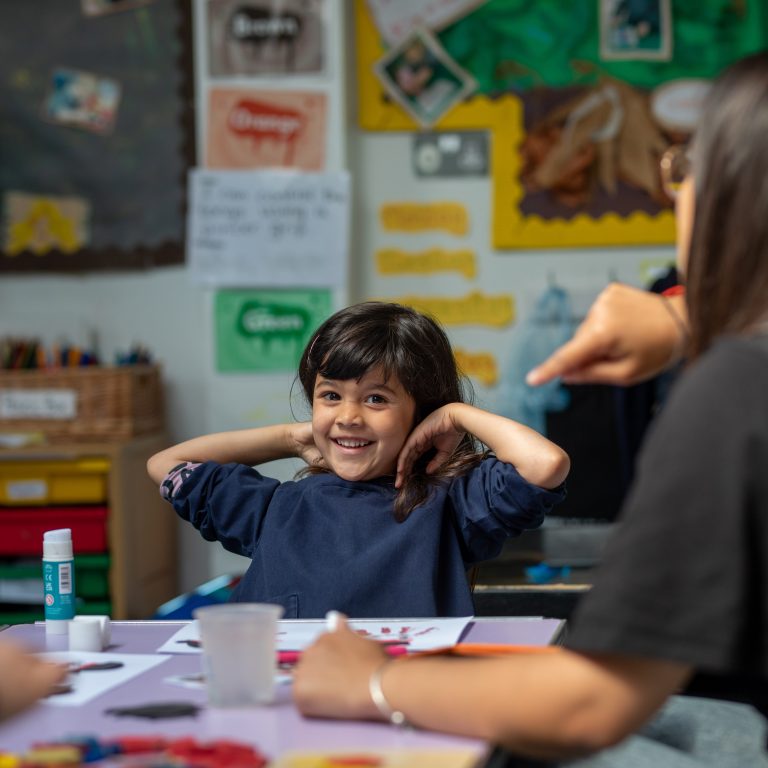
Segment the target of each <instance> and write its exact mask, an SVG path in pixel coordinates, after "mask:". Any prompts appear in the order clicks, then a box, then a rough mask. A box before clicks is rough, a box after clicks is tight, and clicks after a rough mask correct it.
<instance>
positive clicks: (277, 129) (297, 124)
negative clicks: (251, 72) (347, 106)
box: [205, 88, 327, 171]
mask: <svg viewBox="0 0 768 768" xmlns="http://www.w3.org/2000/svg"><path fill="white" fill-rule="evenodd" d="M326 123H327V119H326V96H325V94H324V93H316V92H311V91H289V92H286V91H266V90H258V91H257V90H252V89H240V88H237V89H235V88H214V89H212V90H211V92H210V96H209V109H208V126H207V140H206V158H205V164H206V166H207V167H208V168H217V169H226V168H231V169H234V168H268V167H278V168H298V169H301V170H304V171H319V170H323V169H324V167H325V133H326Z"/></svg>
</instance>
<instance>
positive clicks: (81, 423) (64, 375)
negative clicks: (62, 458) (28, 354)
mask: <svg viewBox="0 0 768 768" xmlns="http://www.w3.org/2000/svg"><path fill="white" fill-rule="evenodd" d="M162 394H163V393H162V381H161V377H160V369H159V368H158V366H156V365H126V366H116V367H103V368H102V367H96V366H92V367H91V366H89V367H84V368H61V369H57V370H19V371H6V370H2V371H0V432H4V433H38V434H40V435H41V436H42V438H43V439H44V440H45V441H46V442H51V443H56V442H70V441H76V440H100V439H101V440H125V439H129V438H132V437H135V436H137V435H142V434H149V433H153V432H160V431H162V429H163V426H164V408H163V396H162Z"/></svg>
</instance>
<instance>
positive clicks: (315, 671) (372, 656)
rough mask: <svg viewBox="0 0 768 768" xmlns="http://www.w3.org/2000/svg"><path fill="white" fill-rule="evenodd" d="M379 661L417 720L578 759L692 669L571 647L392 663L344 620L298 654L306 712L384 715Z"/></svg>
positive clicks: (645, 711)
mask: <svg viewBox="0 0 768 768" xmlns="http://www.w3.org/2000/svg"><path fill="white" fill-rule="evenodd" d="M382 664H386V666H385V667H384V668H383V674H382V675H381V678H380V680H381V690H382V692H383V694H384V697H385V699H386V701H387V703H388V705H389V706H390V708H391V709H393V710H396V711H400V712H402V713H403V714H404V715H405V717H406V719H407V720H408V721H409V722H411V723H413V724H414V725H417V726H420V727H422V728H428V729H432V730H438V731H445V732H448V733H454V734H461V735H464V736H471V737H475V738H479V739H484V740H487V741H491V742H495V743H501V744H503V745H504V746H506V747H508V748H510V749H512V750H513V751H518V752H524V753H526V754H528V755H531V756H534V757H540V758H564V757H575V756H578V755H580V754H585V753H588V752H593V751H596V750H599V749H602V748H605V747H608V746H611V745H613V744H615V743H617V742H618V741H620V740H621V739H623V738H624V737H625V736H627V735H629V734H630V733H632V732H633V731H635V730H636V729H637V728H639V727H640V726H641V725H642V724H643V723H644V722H645V721H646V720H647V719H648V718H649V717H650V716H651V715H652V714H653V712H654V711H655V710H656V709H657V708H658V707H659V706H660V705H661V704H662V703H663V702H664V701H665V700H666V698H667V697H668V696H669V695H671V694H672V693H674V692H675V691H676V690H677V689H678V688H679V686H680V685H681V684H682V683H683V682H684V681H685V680H686V679H687V678H688V677H689V676H690V669H689V668H688V667H687V666H685V665H683V664H677V663H673V662H666V661H659V660H651V659H639V658H632V657H619V656H595V655H584V654H580V653H574V652H571V651H567V650H562V651H553V652H551V653H542V654H536V653H530V654H524V653H520V654H515V655H510V656H506V657H495V658H480V659H468V658H440V657H425V658H421V659H420V658H418V657H416V658H406V659H400V660H397V661H394V662H392V661H387V660H386V656H384V655H383V652H382V651H381V648H380V647H378V646H377V644H376V643H372V642H371V641H368V640H363V639H362V638H361V637H359V636H358V635H356V634H354V633H353V632H352V631H351V630H349V628H348V627H346V626H345V625H343V624H342V626H341V627H340V629H339V630H338V631H337V632H332V633H328V634H326V635H323V636H322V637H321V638H320V639H319V640H318V641H317V642H316V643H315V644H314V645H313V646H311V647H310V648H308V649H307V650H306V651H304V653H303V654H302V656H301V659H300V661H299V664H298V667H297V668H296V671H295V674H294V683H293V693H294V698H295V700H296V703H297V705H298V707H299V709H300V710H301V711H302V712H303V713H304V714H305V715H310V716H318V717H337V718H354V719H383V718H382V715H381V713H380V712H379V710H378V709H377V708H376V706H375V705H374V704H373V701H372V699H371V695H370V690H369V682H370V679H371V675H372V674H373V672H374V671H375V670H377V669H379V668H380V667H381V665H382Z"/></svg>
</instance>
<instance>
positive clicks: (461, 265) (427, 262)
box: [376, 248, 477, 280]
mask: <svg viewBox="0 0 768 768" xmlns="http://www.w3.org/2000/svg"><path fill="white" fill-rule="evenodd" d="M376 268H377V270H378V272H379V274H380V275H432V274H435V273H437V272H458V273H459V274H460V275H463V276H464V277H466V278H467V279H468V280H472V279H473V278H475V277H477V259H476V258H475V253H474V251H470V250H468V249H462V250H456V251H449V250H446V249H444V248H429V249H428V250H426V251H418V252H410V251H403V250H401V249H399V248H382V249H381V250H379V251H376Z"/></svg>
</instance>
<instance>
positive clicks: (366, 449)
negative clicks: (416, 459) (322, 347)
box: [312, 368, 416, 481]
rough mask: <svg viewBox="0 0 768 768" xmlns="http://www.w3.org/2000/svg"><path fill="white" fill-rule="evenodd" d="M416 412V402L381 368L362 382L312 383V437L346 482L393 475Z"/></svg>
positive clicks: (328, 463) (318, 379) (319, 378)
mask: <svg viewBox="0 0 768 768" xmlns="http://www.w3.org/2000/svg"><path fill="white" fill-rule="evenodd" d="M415 414H416V403H415V402H414V399H413V398H412V397H411V396H410V395H409V394H408V393H407V392H406V391H405V390H404V389H403V387H402V385H401V384H400V382H399V380H398V379H397V378H396V377H395V376H390V377H389V379H387V380H385V378H384V374H383V372H382V370H381V369H380V368H372V369H371V370H369V371H368V372H367V373H366V374H365V375H364V376H363V377H362V378H361V379H360V381H356V380H355V379H344V380H332V379H326V378H323V377H322V376H320V375H318V376H317V377H316V379H315V391H314V395H313V398H312V436H313V437H314V440H315V445H316V446H317V448H318V450H319V451H320V453H321V454H322V455H323V459H324V461H325V466H326V467H327V468H328V469H330V470H331V471H332V472H334V473H335V474H337V475H338V476H339V477H342V478H344V479H345V480H358V481H359V480H373V479H375V478H377V477H382V476H384V475H391V474H394V472H395V467H396V465H397V457H398V454H399V453H400V449H401V448H402V447H403V443H405V440H406V438H407V437H408V435H409V434H410V432H411V429H413V426H414V424H413V420H414V416H415Z"/></svg>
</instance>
